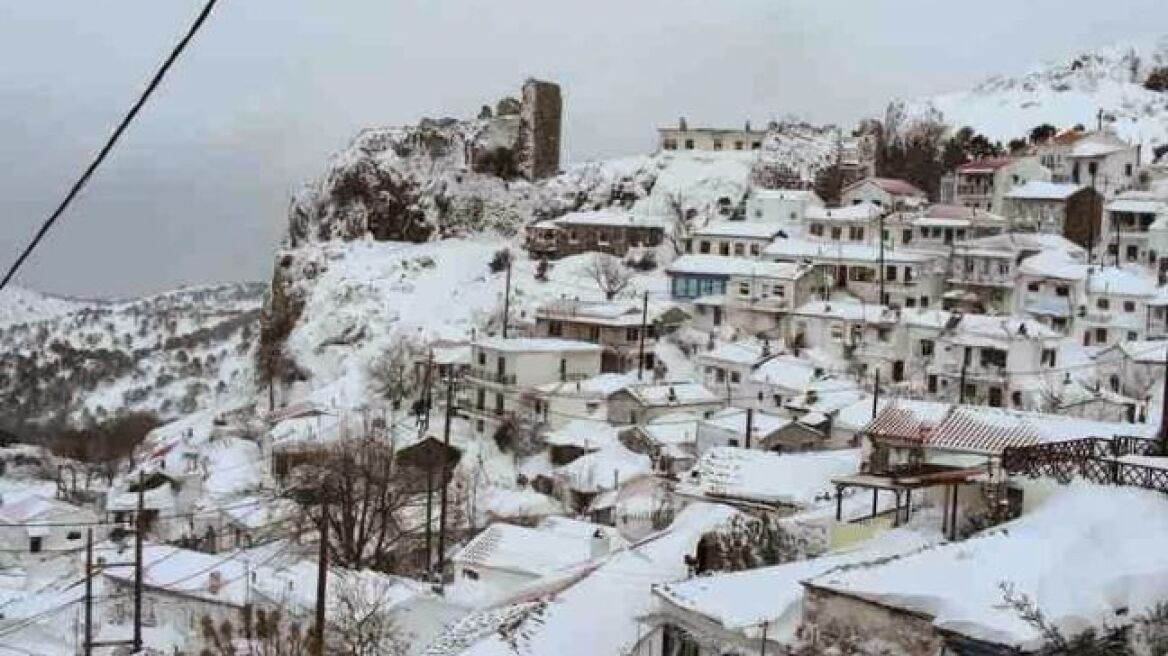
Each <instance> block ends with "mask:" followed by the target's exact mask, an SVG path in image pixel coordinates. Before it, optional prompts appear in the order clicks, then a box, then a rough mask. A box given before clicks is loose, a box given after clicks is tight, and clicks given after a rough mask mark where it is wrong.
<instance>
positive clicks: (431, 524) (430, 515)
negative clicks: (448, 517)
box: [426, 458, 435, 574]
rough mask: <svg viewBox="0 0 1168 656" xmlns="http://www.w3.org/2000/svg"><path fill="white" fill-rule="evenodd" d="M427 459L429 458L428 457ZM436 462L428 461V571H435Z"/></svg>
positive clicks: (431, 572)
mask: <svg viewBox="0 0 1168 656" xmlns="http://www.w3.org/2000/svg"><path fill="white" fill-rule="evenodd" d="M427 460H429V459H428V458H427ZM434 464H435V463H433V462H428V463H426V573H427V574H433V573H434V549H433V546H432V545H433V543H434Z"/></svg>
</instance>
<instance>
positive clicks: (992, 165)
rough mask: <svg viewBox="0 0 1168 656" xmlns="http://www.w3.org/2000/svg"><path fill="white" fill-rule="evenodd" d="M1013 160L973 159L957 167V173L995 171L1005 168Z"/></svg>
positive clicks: (995, 158)
mask: <svg viewBox="0 0 1168 656" xmlns="http://www.w3.org/2000/svg"><path fill="white" fill-rule="evenodd" d="M1012 161H1014V160H1012V159H1010V158H1009V157H987V158H984V159H975V160H973V161H972V162H966V163H964V164H962V165H961V166H959V167H957V170H958V171H961V172H962V173H969V172H973V171H997V170H998V169H1000V168H1002V167H1003V166H1006V165H1007V164H1009V163H1010V162H1012Z"/></svg>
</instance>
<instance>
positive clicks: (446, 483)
mask: <svg viewBox="0 0 1168 656" xmlns="http://www.w3.org/2000/svg"><path fill="white" fill-rule="evenodd" d="M453 416H454V375H453V374H451V375H448V376H447V377H446V421H445V422H444V424H443V426H442V492H441V497H440V501H439V506H438V586H439V589H442V586H443V585H445V583H446V490H447V488H449V487H450V479H449V478H448V477H447V474H448V473H449V472H448V466H447V462H446V458H447V456H448V455H449V454H450V420H451V418H453Z"/></svg>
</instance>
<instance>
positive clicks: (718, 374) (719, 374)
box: [714, 367, 726, 383]
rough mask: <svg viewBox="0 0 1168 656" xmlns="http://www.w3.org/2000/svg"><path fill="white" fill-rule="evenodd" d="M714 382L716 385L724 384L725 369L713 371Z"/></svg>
mask: <svg viewBox="0 0 1168 656" xmlns="http://www.w3.org/2000/svg"><path fill="white" fill-rule="evenodd" d="M714 382H717V383H724V382H726V370H725V369H723V368H721V367H718V368H716V369H714Z"/></svg>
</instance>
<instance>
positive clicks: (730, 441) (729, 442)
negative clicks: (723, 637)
mask: <svg viewBox="0 0 1168 656" xmlns="http://www.w3.org/2000/svg"><path fill="white" fill-rule="evenodd" d="M726 446H738V439H737V438H734V437H731V438H730V439H728V440H726ZM694 654H697V652H694Z"/></svg>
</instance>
